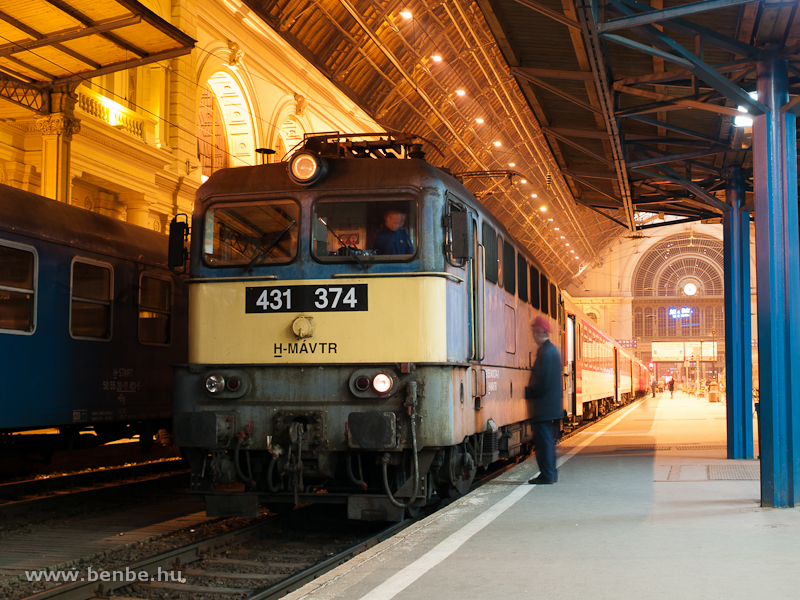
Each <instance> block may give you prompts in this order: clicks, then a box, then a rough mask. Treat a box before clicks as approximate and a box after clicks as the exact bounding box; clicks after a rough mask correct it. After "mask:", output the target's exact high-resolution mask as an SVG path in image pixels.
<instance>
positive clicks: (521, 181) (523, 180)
mask: <svg viewBox="0 0 800 600" xmlns="http://www.w3.org/2000/svg"><path fill="white" fill-rule="evenodd" d="M519 182H520V183H528V180H527V179H520V181H519Z"/></svg>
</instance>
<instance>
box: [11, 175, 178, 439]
mask: <svg viewBox="0 0 800 600" xmlns="http://www.w3.org/2000/svg"><path fill="white" fill-rule="evenodd" d="M167 243H168V238H167V236H165V235H163V234H160V233H156V232H154V231H150V230H147V229H145V228H142V227H138V226H135V225H130V224H127V223H124V222H121V221H119V220H116V219H112V218H110V217H106V216H103V215H99V214H96V213H93V212H90V211H87V210H84V209H80V208H76V207H73V206H68V205H65V204H62V203H59V202H55V201H54V200H50V199H47V198H43V197H41V196H37V195H35V194H31V193H28V192H24V191H21V190H18V189H15V188H12V187H8V186H5V185H0V356H2V357H3V367H4V371H5V373H6V377H5V378H4V383H3V389H2V393H1V394H0V434H2V435H0V443H2V449H3V450H4V451H5V452H6V453H9V452H19V453H22V454H29V453H31V452H37V451H51V450H52V449H53V448H56V447H70V448H71V447H76V446H87V445H95V444H99V443H104V442H108V441H111V440H114V439H119V438H122V437H130V436H132V435H135V434H140V435H141V436H142V439H146V440H150V439H152V436H153V434H154V433H155V432H156V431H158V429H161V428H169V426H170V417H171V412H172V403H171V395H172V371H171V368H170V365H171V364H173V363H176V362H182V361H185V360H186V352H187V342H186V339H187V332H186V312H187V306H186V305H187V294H186V284H185V282H184V281H182V280H181V276H178V275H176V274H175V273H173V272H172V271H171V270H170V269H168V268H167V265H166V253H167ZM53 428H56V429H58V432H59V435H45V433H44V432H40V434H39V435H33V434H31V432H32V430H44V429H53ZM23 432H24V433H26V434H27V435H12V434H19V433H23ZM82 434H88V435H82Z"/></svg>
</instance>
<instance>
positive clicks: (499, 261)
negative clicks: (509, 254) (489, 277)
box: [497, 235, 503, 287]
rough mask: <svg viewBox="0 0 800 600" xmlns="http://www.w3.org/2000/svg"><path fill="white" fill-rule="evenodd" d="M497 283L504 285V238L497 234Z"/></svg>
mask: <svg viewBox="0 0 800 600" xmlns="http://www.w3.org/2000/svg"><path fill="white" fill-rule="evenodd" d="M497 285H499V286H500V287H503V238H502V237H501V236H499V235H498V236H497Z"/></svg>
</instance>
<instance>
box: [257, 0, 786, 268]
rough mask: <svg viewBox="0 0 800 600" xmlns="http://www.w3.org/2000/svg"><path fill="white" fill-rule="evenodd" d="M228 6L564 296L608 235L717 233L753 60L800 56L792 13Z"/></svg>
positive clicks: (657, 2) (365, 3)
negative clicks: (397, 134)
mask: <svg viewBox="0 0 800 600" xmlns="http://www.w3.org/2000/svg"><path fill="white" fill-rule="evenodd" d="M244 2H245V4H246V5H247V6H248V7H249V8H250V9H252V10H253V11H254V12H256V13H257V14H258V15H259V16H260V17H261V18H263V19H264V20H265V21H266V22H267V23H269V24H270V25H271V26H272V27H273V28H274V29H275V30H276V31H278V32H279V33H280V34H281V35H282V36H283V37H284V39H286V40H287V41H288V42H289V43H290V44H292V45H293V46H294V47H295V48H297V49H298V50H299V51H301V52H302V53H303V54H304V55H305V56H306V57H308V58H309V59H310V60H311V61H313V62H314V63H315V64H316V65H317V66H318V68H320V70H321V71H322V72H324V73H326V74H327V75H328V76H329V77H330V78H331V80H332V81H334V82H335V83H336V84H337V85H339V87H340V88H341V89H342V90H343V91H345V92H346V93H347V94H349V96H350V97H351V98H352V99H353V101H354V102H355V103H357V104H358V105H359V106H361V107H362V108H363V109H365V110H366V111H367V112H368V113H369V114H370V115H372V116H373V118H374V119H375V120H376V121H378V122H379V123H380V124H382V125H383V126H384V127H385V128H386V129H391V130H399V131H406V132H413V133H416V134H418V135H421V136H424V137H426V138H428V139H429V140H431V142H433V144H435V145H437V146H438V147H439V148H440V149H441V150H442V153H443V155H444V156H439V155H438V154H437V153H436V152H435V151H430V152H429V156H428V158H429V160H431V162H433V163H434V164H438V165H440V166H444V167H447V168H449V169H450V170H451V171H452V172H454V173H464V172H466V173H467V174H466V175H465V176H464V182H465V184H466V185H467V187H468V188H469V189H470V190H471V191H473V192H474V193H475V194H476V195H477V196H478V197H479V198H480V199H481V200H482V201H483V202H484V203H485V204H487V205H488V206H490V207H491V208H492V209H493V210H495V211H496V212H497V213H498V214H499V215H500V217H501V218H502V219H503V221H504V223H505V224H506V226H507V227H508V228H509V229H510V230H511V231H512V233H513V234H514V235H515V236H516V237H517V238H518V239H519V240H520V242H521V243H523V244H525V245H527V246H528V248H529V249H530V250H531V251H532V252H533V253H534V254H535V255H536V256H537V258H538V259H539V260H540V261H541V262H542V263H543V264H544V266H545V267H546V268H547V269H548V270H549V271H550V272H551V274H552V275H554V276H555V277H557V278H558V279H559V280H560V281H561V282H562V283H566V282H568V281H570V280H573V279H575V278H578V277H579V276H580V274H581V273H583V272H584V271H585V270H586V269H588V268H589V267H592V266H595V265H598V264H599V262H600V257H601V255H602V252H603V250H604V249H605V248H606V247H607V246H608V245H610V244H612V243H613V242H614V241H615V240H616V239H618V238H619V236H623V235H627V236H634V237H636V236H642V235H644V234H643V233H642V229H645V228H647V227H650V226H659V225H663V224H665V223H672V222H690V221H701V220H703V221H708V220H711V221H712V222H716V221H717V220H718V219H719V218H720V217H721V215H722V214H723V212H724V211H725V210H726V208H725V204H724V188H725V172H726V168H727V167H728V166H732V165H735V166H739V167H741V168H743V169H744V170H745V173H746V175H747V176H748V178H751V177H752V168H751V166H752V159H751V157H750V154H751V137H752V130H751V129H748V128H747V127H736V126H734V119H735V118H736V117H737V116H746V115H744V113H742V112H740V111H739V108H738V107H739V106H742V107H745V108H747V109H749V110H750V114H751V115H754V114H758V111H759V110H761V108H759V103H758V101H757V100H754V99H753V98H752V97H751V96H750V95H749V92H750V91H753V90H754V89H755V65H756V63H757V62H758V61H759V60H761V59H762V58H763V55H764V53H765V47H766V46H768V45H777V46H779V47H780V53H781V55H782V56H783V57H786V58H787V59H789V60H790V61H794V60H795V59H798V58H800V55H798V54H797V52H798V50H800V49H799V48H798V47H797V46H796V44H797V43H798V42H800V15H798V14H797V12H798V11H797V8H798V2H797V1H793V2H786V1H774V2H773V1H760V2H747V1H745V0H705V1H700V2H697V1H694V2H693V1H691V0H678V1H674V0H673V1H670V0H667V1H664V0H651V1H650V2H648V3H643V2H640V1H638V0H610V1H604V0H602V1H601V0H594V1H593V0H577V1H576V0H476V2H475V3H471V2H461V1H459V0H445V1H442V2H427V1H424V0H408V1H407V2H388V3H378V2H374V1H373V0H244ZM790 64H791V65H792V69H793V71H792V77H793V81H795V82H796V81H797V74H798V71H797V69H796V67H795V64H796V63H795V62H791V63H790ZM793 85H796V83H795V84H793ZM791 92H792V93H794V92H795V89H794V87H792V89H791ZM793 106H795V105H793ZM790 109H792V107H790ZM498 144H499V145H498ZM486 171H488V172H489V173H486V174H484V175H480V172H484V173H485V172H486ZM747 186H748V194H749V196H748V198H749V199H750V200H752V194H750V192H749V190H750V189H751V188H752V180H751V179H749V180H748V183H747ZM567 244H569V245H567Z"/></svg>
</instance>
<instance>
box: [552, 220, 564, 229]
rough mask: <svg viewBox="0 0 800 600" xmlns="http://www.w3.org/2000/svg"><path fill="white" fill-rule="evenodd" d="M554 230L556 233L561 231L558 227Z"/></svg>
mask: <svg viewBox="0 0 800 600" xmlns="http://www.w3.org/2000/svg"><path fill="white" fill-rule="evenodd" d="M550 220H551V221H552V220H553V219H550ZM555 230H556V231H561V230H560V229H559V228H558V227H556V228H555Z"/></svg>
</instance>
